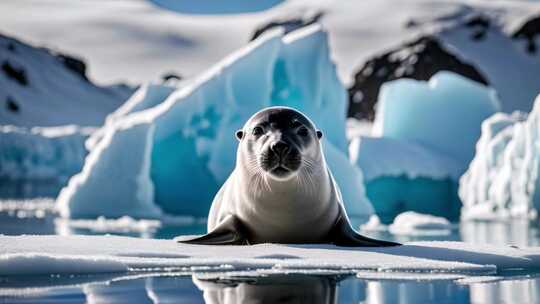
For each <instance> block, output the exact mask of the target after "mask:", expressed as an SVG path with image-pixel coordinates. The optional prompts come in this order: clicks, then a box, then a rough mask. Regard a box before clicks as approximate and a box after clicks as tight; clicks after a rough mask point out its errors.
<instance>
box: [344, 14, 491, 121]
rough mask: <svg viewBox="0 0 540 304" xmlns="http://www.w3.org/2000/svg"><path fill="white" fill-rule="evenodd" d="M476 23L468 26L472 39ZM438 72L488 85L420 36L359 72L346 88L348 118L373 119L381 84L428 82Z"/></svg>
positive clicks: (468, 66) (433, 41) (435, 42)
mask: <svg viewBox="0 0 540 304" xmlns="http://www.w3.org/2000/svg"><path fill="white" fill-rule="evenodd" d="M476 21H477V22H476ZM476 21H475V22H474V23H471V25H470V26H471V27H478V30H475V31H476V34H475V37H477V38H476V39H480V38H479V37H481V36H482V31H481V28H482V27H483V26H482V24H483V23H482V22H481V21H480V20H476ZM441 70H447V71H452V72H454V73H457V74H460V75H462V76H465V77H467V78H469V79H472V80H474V81H477V82H480V83H482V84H488V81H487V80H486V77H484V76H483V75H482V73H480V71H478V70H477V69H476V68H475V67H474V66H473V65H471V64H469V63H467V62H465V61H463V60H461V59H460V58H458V57H457V56H456V55H454V54H452V53H451V52H450V51H449V50H447V49H445V48H444V47H443V45H442V44H441V42H439V40H438V39H437V38H436V37H434V36H423V37H420V38H418V39H416V40H414V41H411V42H408V43H405V44H404V45H402V46H400V47H398V48H395V49H393V50H391V51H389V52H386V53H384V54H382V55H378V56H375V57H373V58H372V59H370V60H368V61H367V62H366V63H365V64H364V65H363V66H362V67H361V68H360V69H359V70H358V72H357V73H356V74H355V76H354V83H353V84H352V85H351V87H350V88H349V111H348V116H350V117H355V118H358V119H368V120H373V119H374V117H375V108H374V107H375V103H376V102H377V96H378V94H379V88H380V86H381V85H382V84H383V83H385V82H387V81H391V80H395V79H398V78H413V79H416V80H428V79H430V78H431V76H433V75H434V74H435V73H437V72H439V71H441Z"/></svg>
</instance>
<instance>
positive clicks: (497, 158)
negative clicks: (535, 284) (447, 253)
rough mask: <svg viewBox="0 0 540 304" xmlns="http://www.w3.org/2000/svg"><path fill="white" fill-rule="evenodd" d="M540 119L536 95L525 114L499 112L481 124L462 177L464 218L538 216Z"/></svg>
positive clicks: (538, 100)
mask: <svg viewBox="0 0 540 304" xmlns="http://www.w3.org/2000/svg"><path fill="white" fill-rule="evenodd" d="M539 123H540V97H537V98H536V101H535V106H534V108H533V110H532V112H531V113H530V114H529V115H528V117H525V116H524V115H523V114H520V113H515V114H514V115H507V114H497V115H493V116H492V117H490V118H489V119H487V120H486V121H485V122H484V123H483V124H482V136H481V138H480V140H479V141H478V144H477V146H476V156H475V158H474V159H473V161H472V162H471V164H470V166H469V169H468V170H467V172H466V173H465V174H464V175H463V176H462V177H461V179H460V188H459V196H460V198H461V200H462V201H463V209H462V217H463V218H464V219H470V218H476V219H497V218H510V217H522V218H536V216H537V214H538V210H539V208H540V196H539V195H538V193H537V187H538V185H539V183H540V182H539V178H538V170H539V166H540V165H539V164H540V153H539V151H538V147H539V133H538V125H539Z"/></svg>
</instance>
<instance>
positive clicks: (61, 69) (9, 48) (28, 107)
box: [0, 34, 132, 127]
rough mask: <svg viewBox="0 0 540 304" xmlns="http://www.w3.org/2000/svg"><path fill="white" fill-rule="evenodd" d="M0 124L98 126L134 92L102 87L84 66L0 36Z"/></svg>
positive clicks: (71, 59) (60, 55)
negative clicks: (92, 79)
mask: <svg viewBox="0 0 540 304" xmlns="http://www.w3.org/2000/svg"><path fill="white" fill-rule="evenodd" d="M0 66H1V69H0V100H2V102H4V100H5V101H6V107H2V110H0V124H2V125H8V124H9V125H15V126H21V127H33V126H59V125H68V124H78V125H83V126H97V125H101V124H102V123H103V119H104V118H105V116H106V115H107V114H109V113H110V112H112V111H114V109H116V108H117V107H118V106H119V105H120V104H122V102H124V100H125V99H126V98H127V97H128V96H129V94H131V93H132V90H131V89H130V88H128V87H121V86H116V87H98V86H96V85H94V84H93V83H92V82H90V81H89V80H88V79H87V77H86V74H85V73H86V66H85V63H84V62H83V61H81V60H79V59H76V58H73V57H69V56H66V55H63V54H55V53H53V52H52V51H50V50H48V49H45V48H36V47H33V46H30V45H28V44H25V43H23V42H20V41H18V40H15V39H13V38H10V37H7V36H4V35H1V34H0Z"/></svg>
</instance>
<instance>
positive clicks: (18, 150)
mask: <svg viewBox="0 0 540 304" xmlns="http://www.w3.org/2000/svg"><path fill="white" fill-rule="evenodd" d="M92 131H94V129H93V128H88V127H87V128H82V127H78V126H75V125H69V126H61V127H46V128H41V127H33V128H24V127H16V126H0V178H5V179H10V180H32V179H34V180H37V179H41V180H43V179H55V180H60V181H62V182H65V181H66V180H67V179H68V178H69V177H70V176H72V175H73V174H75V173H77V172H79V171H80V170H81V168H82V165H83V163H84V158H85V156H86V153H87V152H86V149H85V147H84V141H85V140H86V138H87V137H88V136H89V135H90V134H91V133H92Z"/></svg>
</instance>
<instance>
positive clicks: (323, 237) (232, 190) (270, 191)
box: [179, 107, 399, 247]
mask: <svg viewBox="0 0 540 304" xmlns="http://www.w3.org/2000/svg"><path fill="white" fill-rule="evenodd" d="M322 136H323V133H322V132H321V131H320V130H318V129H316V128H315V125H314V124H313V122H311V120H310V119H309V118H307V117H306V116H305V115H304V114H302V113H300V112H299V111H297V110H295V109H292V108H288V107H270V108H266V109H263V110H261V111H259V112H257V113H255V114H254V115H253V116H252V117H251V118H250V119H249V120H248V121H247V122H246V124H245V125H244V126H243V128H242V129H241V130H238V131H237V132H236V138H237V139H238V140H239V141H240V142H239V145H238V150H237V154H236V167H235V168H234V171H233V172H232V173H231V175H230V176H229V178H228V179H227V181H226V182H225V183H224V184H223V186H222V187H221V189H220V190H219V192H218V193H217V194H216V196H215V198H214V201H213V202H212V206H211V208H210V212H209V216H208V227H207V228H208V234H206V235H203V236H198V237H195V238H191V239H181V240H179V242H181V243H188V244H207V245H248V244H258V243H296V244H299V243H300V244H308V243H330V244H335V245H338V246H369V247H379V246H396V245H399V244H397V243H393V242H387V241H381V240H375V239H371V238H368V237H365V236H362V235H360V234H358V233H357V232H356V231H355V230H354V229H353V228H352V227H351V225H350V222H349V219H348V217H347V213H346V212H345V208H344V205H343V200H342V197H341V192H340V190H339V187H338V185H337V183H336V181H335V180H334V178H333V176H332V172H331V171H330V169H329V168H328V166H327V164H326V160H325V157H324V153H323V150H322V147H321V138H322Z"/></svg>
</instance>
